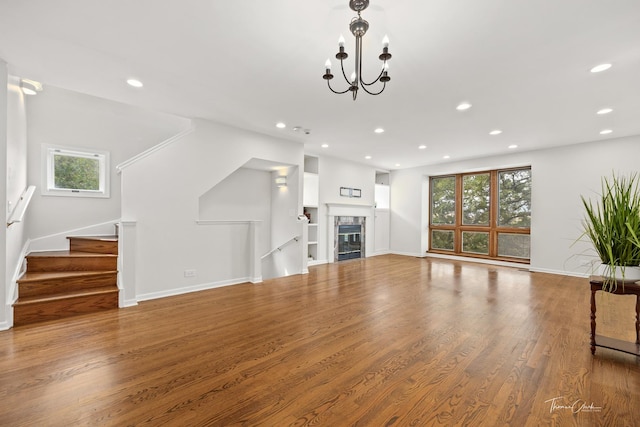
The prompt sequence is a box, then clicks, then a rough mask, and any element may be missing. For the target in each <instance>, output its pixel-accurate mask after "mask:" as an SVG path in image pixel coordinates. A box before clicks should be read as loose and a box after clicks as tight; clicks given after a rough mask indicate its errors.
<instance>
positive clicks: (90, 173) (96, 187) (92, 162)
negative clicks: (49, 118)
mask: <svg viewBox="0 0 640 427" xmlns="http://www.w3.org/2000/svg"><path fill="white" fill-rule="evenodd" d="M42 158H43V183H42V188H43V193H44V194H46V195H53V196H75V197H78V196H80V197H109V173H108V170H109V153H107V152H97V151H84V150H81V149H70V148H63V147H55V146H50V145H45V146H44V147H43V152H42Z"/></svg>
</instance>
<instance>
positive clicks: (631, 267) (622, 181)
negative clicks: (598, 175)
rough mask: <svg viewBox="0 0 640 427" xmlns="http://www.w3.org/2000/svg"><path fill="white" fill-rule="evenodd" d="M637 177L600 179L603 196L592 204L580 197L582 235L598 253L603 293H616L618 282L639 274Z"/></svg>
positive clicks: (639, 206) (639, 209)
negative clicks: (582, 219)
mask: <svg viewBox="0 0 640 427" xmlns="http://www.w3.org/2000/svg"><path fill="white" fill-rule="evenodd" d="M638 182H639V179H638V175H637V174H636V173H634V174H632V175H630V176H629V177H625V176H616V175H615V174H614V175H613V177H612V178H611V179H608V178H606V177H603V178H602V194H600V196H599V198H597V199H596V201H595V202H592V201H591V200H589V199H586V198H585V197H583V196H581V199H582V204H583V205H584V208H585V210H586V215H585V219H584V221H583V225H584V233H583V236H586V237H587V238H588V239H589V240H590V241H591V243H592V244H593V247H594V249H595V251H596V252H597V254H598V256H599V258H600V261H601V262H602V267H603V269H602V270H601V272H600V274H601V275H602V276H603V278H604V279H605V281H604V282H605V283H604V285H603V290H606V291H610V292H612V291H615V290H616V288H617V281H618V280H629V279H635V280H640V276H638V277H637V278H636V276H635V275H636V274H638V273H640V269H639V268H638V265H640V245H638V243H639V242H637V240H638V236H639V235H640V189H639V187H638Z"/></svg>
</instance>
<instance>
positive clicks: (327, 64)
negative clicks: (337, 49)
mask: <svg viewBox="0 0 640 427" xmlns="http://www.w3.org/2000/svg"><path fill="white" fill-rule="evenodd" d="M324 68H326V69H327V70H330V69H331V61H330V60H328V59H327V62H325V63H324Z"/></svg>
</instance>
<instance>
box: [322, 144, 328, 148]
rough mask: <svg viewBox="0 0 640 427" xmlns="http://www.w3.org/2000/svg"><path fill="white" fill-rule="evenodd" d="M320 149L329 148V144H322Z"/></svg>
mask: <svg viewBox="0 0 640 427" xmlns="http://www.w3.org/2000/svg"><path fill="white" fill-rule="evenodd" d="M320 147H322V148H329V144H322V145H321V146H320Z"/></svg>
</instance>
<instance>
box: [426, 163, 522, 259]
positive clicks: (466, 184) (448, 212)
mask: <svg viewBox="0 0 640 427" xmlns="http://www.w3.org/2000/svg"><path fill="white" fill-rule="evenodd" d="M430 200H431V220H430V223H429V251H431V252H438V253H450V254H455V255H463V256H471V257H480V258H493V259H504V260H509V261H519V262H528V261H529V234H530V226H531V168H518V169H505V170H491V171H483V172H474V173H466V174H457V175H448V176H435V177H432V178H431V182H430Z"/></svg>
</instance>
